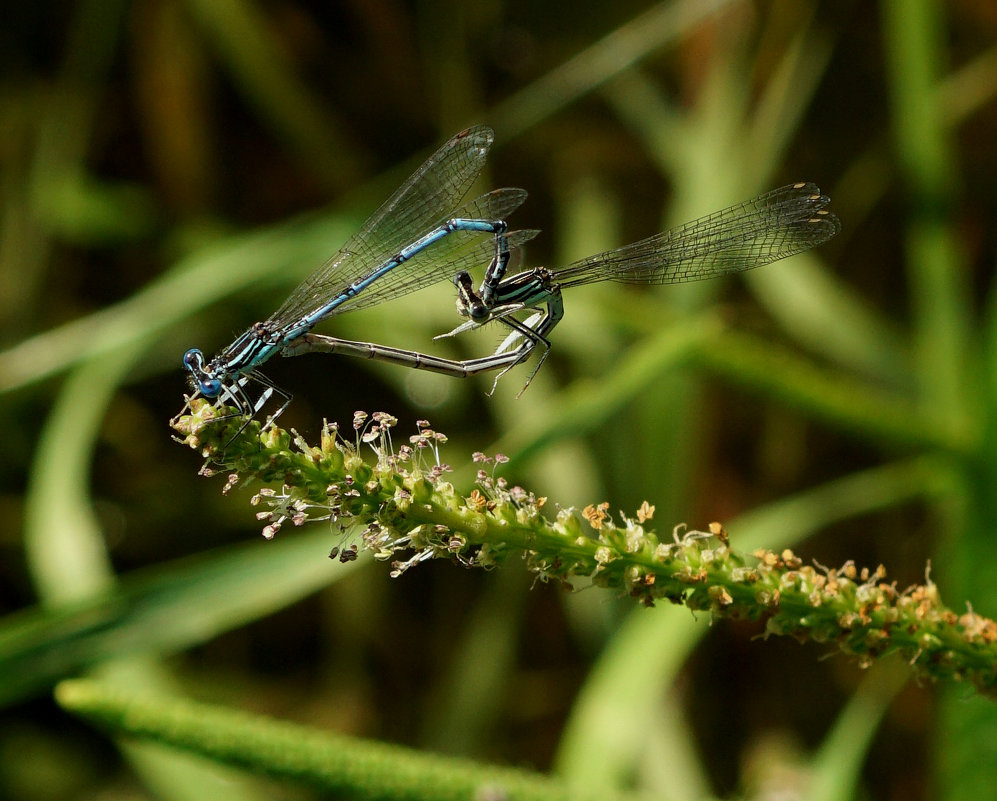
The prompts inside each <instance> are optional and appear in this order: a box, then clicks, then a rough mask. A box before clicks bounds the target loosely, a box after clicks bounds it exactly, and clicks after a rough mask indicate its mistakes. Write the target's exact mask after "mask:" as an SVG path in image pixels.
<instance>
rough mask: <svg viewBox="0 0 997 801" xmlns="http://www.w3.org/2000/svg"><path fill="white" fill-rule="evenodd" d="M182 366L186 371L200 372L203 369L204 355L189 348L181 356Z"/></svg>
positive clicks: (195, 349)
mask: <svg viewBox="0 0 997 801" xmlns="http://www.w3.org/2000/svg"><path fill="white" fill-rule="evenodd" d="M183 364H184V367H186V368H187V369H188V370H200V369H201V368H202V367H204V354H202V353H201V351H200V350H198V349H197V348H191V349H190V350H189V351H187V352H186V353H185V354H184V355H183Z"/></svg>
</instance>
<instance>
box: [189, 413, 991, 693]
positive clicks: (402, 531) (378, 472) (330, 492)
mask: <svg viewBox="0 0 997 801" xmlns="http://www.w3.org/2000/svg"><path fill="white" fill-rule="evenodd" d="M219 414H220V412H219V411H218V410H216V409H214V408H212V407H211V405H210V404H208V403H206V402H204V401H202V400H194V401H192V402H191V404H190V413H189V414H182V415H180V416H178V417H177V418H176V419H175V421H174V423H173V425H174V428H175V430H176V431H177V432H178V433H180V434H181V435H183V440H182V441H183V442H185V443H186V444H188V445H190V446H191V447H192V448H195V449H196V450H199V451H200V452H201V454H202V456H204V458H205V460H206V461H205V463H204V466H203V467H202V469H201V473H202V474H203V475H215V474H218V473H228V481H227V483H226V484H225V488H224V491H225V492H228V491H229V490H230V489H232V488H234V487H236V486H255V485H262V486H261V488H260V489H259V491H258V492H257V494H256V495H255V496H253V499H252V503H253V504H254V505H257V506H261V507H262V509H261V511H259V512H258V513H257V518H258V519H259V520H261V521H263V522H264V523H265V527H264V529H263V535H264V536H265V537H267V538H272V537H274V536H275V535H276V534H277V532H278V531H279V530H280V529H281V528H282V527H283V526H285V525H286V524H287V523H288V522H290V523H293V524H294V525H302V524H303V523H305V522H308V521H316V520H325V521H330V522H331V523H332V524H333V525H334V526H336V527H337V528H338V529H339V530H340V531H341V532H342V539H341V541H340V543H339V544H338V545H337V546H336V547H335V548H333V552H332V553H331V554H330V556H338V558H339V559H341V560H343V561H349V560H351V559H354V558H356V555H357V552H358V550H359V548H360V547H361V546H362V547H363V548H366V549H367V550H370V551H371V552H372V553H373V555H374V557H375V558H377V559H382V560H391V563H392V575H393V576H398V575H400V574H401V573H403V572H404V571H405V570H407V569H409V568H410V567H412V566H414V565H415V564H418V563H419V562H424V561H426V560H428V559H434V558H445V559H449V560H452V561H456V562H459V563H460V564H462V565H465V566H466V567H485V568H489V567H494V566H495V565H497V564H499V563H501V562H502V561H504V560H505V559H507V558H509V557H510V556H513V555H518V556H521V557H522V558H523V559H524V560H525V562H526V565H527V568H528V569H529V570H530V571H531V572H532V573H533V574H534V575H535V576H536V577H537V579H538V580H540V581H550V580H554V581H557V582H559V583H561V584H563V585H564V586H566V587H567V588H569V589H570V588H574V587H575V586H577V585H579V584H582V583H591V584H594V585H596V586H599V587H604V588H606V589H611V590H614V591H615V592H617V593H620V594H625V595H629V596H631V597H633V598H635V599H637V600H639V601H640V602H641V603H643V604H645V605H647V606H650V605H653V604H654V602H655V601H656V600H658V599H667V600H668V601H671V602H672V603H677V604H683V605H685V606H687V607H688V608H689V609H690V610H693V611H709V613H710V615H711V617H714V618H721V617H729V618H735V619H741V620H764V621H765V636H769V635H791V636H793V637H795V638H796V639H798V640H800V641H801V642H802V641H806V640H814V641H817V642H824V643H835V644H837V646H838V647H839V648H840V649H841V650H842V651H843V652H844V653H846V654H849V655H852V656H855V657H857V658H858V660H859V662H860V664H862V665H866V666H867V665H870V664H872V661H873V660H874V659H876V658H878V657H880V656H883V655H884V654H887V653H890V652H894V651H896V652H899V653H900V655H901V656H902V657H903V658H904V659H906V660H907V661H908V662H909V663H910V664H911V666H912V667H914V668H915V670H916V671H917V672H918V674H919V675H921V676H924V677H929V678H933V679H948V680H953V679H954V680H964V681H968V682H969V683H971V684H972V685H973V686H974V687H976V689H977V690H979V691H980V692H982V693H984V694H987V695H991V696H993V695H997V624H995V623H994V622H993V621H992V620H989V619H987V618H984V617H981V616H979V615H977V614H975V613H974V612H973V611H972V609H971V608H969V609H968V610H967V612H966V613H964V614H962V615H958V614H956V613H955V612H953V611H951V610H949V609H948V608H946V607H945V606H944V605H943V604H942V602H941V599H940V595H939V591H938V588H937V586H936V585H935V584H934V583H933V582H932V581H931V579H930V575H928V573H927V571H926V576H925V583H924V584H923V585H915V586H912V587H908V588H907V589H904V590H900V589H898V588H897V586H896V583H895V582H894V583H888V582H887V581H886V570H885V568H884V567H883V566H882V565H880V566H879V567H877V568H876V569H875V570H869V569H867V568H862V569H859V568H858V567H856V566H855V565H854V564H853V563H852V562H847V563H846V564H845V565H843V566H842V567H840V568H827V567H823V566H821V565H816V566H811V565H804V564H803V563H802V561H801V560H800V558H799V557H797V556H796V555H795V554H794V553H793V552H792V551H789V550H784V551H782V552H781V553H775V552H773V551H768V550H764V549H761V550H758V551H755V553H754V554H751V555H747V554H743V553H740V552H738V551H736V550H734V549H732V548H731V547H730V544H729V541H728V537H727V533H726V532H725V531H724V529H723V527H722V526H721V525H720V524H718V523H713V524H711V525H710V526H709V531H707V532H702V531H685V530H684V528H683V527H682V526H678V527H676V528H675V529H674V530H673V531H671V532H670V533H669V534H668V535H667V536H666V537H659V536H658V535H657V533H656V532H655V531H653V530H651V529H649V528H647V527H646V526H647V524H648V523H649V521H650V520H651V518H652V517H653V514H654V507H653V506H650V505H649V504H647V503H646V502H645V503H644V504H643V505H642V506H641V508H640V509H638V510H637V511H636V513H635V514H634V516H633V517H628V516H626V515H624V514H622V513H621V514H620V515H619V519H618V520H617V519H614V518H613V517H612V515H610V513H609V504H608V503H599V504H593V505H589V506H587V507H586V508H585V509H584V510H582V512H581V513H580V514H576V513H575V511H574V510H573V509H571V508H563V507H560V506H558V505H557V504H552V503H548V501H547V499H546V498H544V497H538V496H536V495H535V494H534V493H532V492H529V491H527V490H525V489H523V488H521V487H518V486H512V487H510V486H509V485H508V483H507V482H506V480H505V479H504V478H502V477H501V476H497V475H496V468H497V467H498V466H499V465H500V464H501V463H502V462H503V461H504V457H502V456H495V457H488V456H485V455H484V454H481V453H476V454H474V456H473V458H474V460H475V461H476V462H477V463H479V465H480V469H479V470H478V476H477V481H476V485H477V486H476V487H475V488H474V489H473V490H471V491H470V493H468V494H466V495H465V494H463V493H461V492H458V491H457V490H456V489H455V488H454V486H453V485H452V484H451V483H450V482H449V481H447V480H446V476H447V473H448V472H449V471H450V468H449V467H448V466H447V465H446V464H444V463H443V462H442V461H441V460H440V446H441V445H442V444H443V443H444V442H446V437H445V436H444V435H443V434H441V433H439V432H436V431H433V430H432V429H431V428H430V427H429V424H428V422H426V421H419V423H418V424H417V425H418V433H417V434H415V435H413V436H411V437H409V440H408V442H407V443H405V444H399V445H396V443H395V439H396V438H397V436H396V435H394V436H393V429H394V426H395V425H396V423H397V420H396V419H395V418H394V417H392V416H391V415H388V414H385V413H383V412H378V413H375V414H373V415H367V414H366V413H365V412H357V413H356V414H355V415H354V420H353V433H352V436H351V435H349V434H346V433H344V432H341V431H340V430H339V428H338V426H337V425H336V424H329V423H327V424H325V425H324V426H323V429H322V435H321V441H320V443H319V445H318V446H313V445H310V444H308V443H307V442H305V440H304V439H303V438H302V437H301V436H300V435H298V434H297V433H295V432H294V431H293V430H292V431H290V432H288V431H284V430H282V429H279V428H276V427H270V428H268V429H266V430H262V427H261V425H260V423H259V422H258V421H252V422H251V423H249V424H248V425H246V426H245V427H243V428H242V429H241V430H240V427H242V426H243V420H242V419H240V418H239V417H228V418H225V419H221V420H219V419H217V418H218V417H219ZM237 432H238V433H237ZM365 454H368V455H367V456H366V458H365ZM548 510H549V512H550V517H548V516H546V515H545V512H548Z"/></svg>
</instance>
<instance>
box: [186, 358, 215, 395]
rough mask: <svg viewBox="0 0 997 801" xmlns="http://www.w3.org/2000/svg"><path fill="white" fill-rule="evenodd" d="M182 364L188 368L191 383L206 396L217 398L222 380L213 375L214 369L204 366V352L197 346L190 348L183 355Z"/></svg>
mask: <svg viewBox="0 0 997 801" xmlns="http://www.w3.org/2000/svg"><path fill="white" fill-rule="evenodd" d="M183 364H184V367H186V368H187V369H188V370H190V376H191V383H192V384H193V386H194V389H196V390H198V391H199V392H200V393H201V394H202V395H203V396H204V397H206V398H217V397H218V396H219V395H220V394H221V391H222V382H221V381H219V380H218V379H217V378H215V376H214V371H213V370H211V369H210V367H209V368H207V369H206V368H205V364H204V354H203V353H201V351H200V349H199V348H191V349H190V350H188V351H187V352H186V353H185V354H184V355H183Z"/></svg>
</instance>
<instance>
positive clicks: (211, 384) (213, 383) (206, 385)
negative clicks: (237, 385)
mask: <svg viewBox="0 0 997 801" xmlns="http://www.w3.org/2000/svg"><path fill="white" fill-rule="evenodd" d="M221 392H222V382H221V381H219V380H218V379H217V378H206V379H204V380H203V381H202V382H201V394H202V395H204V397H206V398H217V397H218V396H219V395H220V394H221Z"/></svg>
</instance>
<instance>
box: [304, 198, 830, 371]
mask: <svg viewBox="0 0 997 801" xmlns="http://www.w3.org/2000/svg"><path fill="white" fill-rule="evenodd" d="M829 203H830V198H828V197H827V196H826V195H824V194H822V193H821V191H820V189H819V188H818V187H817V186H816V185H815V184H812V183H806V182H800V183H795V184H789V185H788V186H783V187H781V188H779V189H774V190H772V191H771V192H766V193H765V194H763V195H759V196H758V197H756V198H754V199H753V200H748V201H746V202H744V203H740V204H738V205H736V206H731V207H730V208H727V209H724V210H723V211H717V212H714V213H713V214H708V215H707V216H705V217H700V218H699V219H698V220H693V221H692V222H688V223H685V224H684V225H680V226H678V227H676V228H672V229H669V230H668V231H665V232H663V233H660V234H656V235H654V236H651V237H648V238H647V239H642V240H640V241H639V242H634V243H633V244H631V245H626V246H624V247H621V248H618V249H616V250H610V251H607V252H605V253H598V254H596V255H595V256H589V257H588V258H585V259H581V260H579V261H576V262H574V263H572V264H569V265H568V266H567V267H562V268H559V269H548V268H546V267H538V268H535V269H532V270H525V271H523V272H520V273H517V274H515V275H511V276H508V277H505V278H502V279H501V280H499V281H498V282H497V283H494V284H493V285H490V286H489V287H488V288H487V289H488V291H487V292H486V291H485V290H484V289H482V290H481V291H479V292H475V291H474V288H473V284H472V282H471V277H470V275H469V274H468V273H467V271H466V270H458V271H457V273H456V277H455V278H454V283H455V284H456V285H457V291H458V298H457V311H458V313H459V314H460V315H461V316H463V317H466V318H467V322H465V323H463V324H462V325H459V326H457V328H455V329H454V330H453V331H451V332H449V333H448V334H443V335H442V336H453V335H454V334H457V333H460V332H461V331H465V330H467V329H469V328H476V327H478V326H480V325H483V324H484V323H486V322H489V321H491V320H500V321H502V322H504V323H506V324H507V325H509V326H511V327H512V328H513V333H512V334H510V335H509V336H508V337H507V338H506V339H505V340H504V341H503V342H502V344H500V345H499V347H498V349H497V350H496V351H495V352H494V353H493V354H492V355H490V356H486V357H484V358H481V359H472V360H468V361H451V360H448V359H440V358H437V357H435V356H429V355H427V354H423V353H418V352H416V351H409V350H402V349H399V348H389V347H385V346H383V345H375V344H373V343H369V342H354V341H351V340H345V339H338V338H336V337H329V336H321V335H318V334H307V335H305V336H302V337H300V338H299V339H298V340H296V341H295V342H294V343H292V344H290V345H289V346H288V347H287V348H286V350H287V351H288V352H293V353H304V352H306V351H323V352H327V353H344V354H348V355H352V356H363V357H367V358H371V359H380V360H383V361H389V362H395V363H397V364H404V365H407V366H409V367H414V368H419V369H424V370H432V371H435V372H440V373H446V374H448V375H456V376H466V375H470V374H471V373H475V372H482V371H484V370H492V369H498V368H503V369H502V372H500V373H499V375H498V376H497V377H496V379H495V384H493V385H492V390H494V389H495V385H496V384H497V383H498V380H499V378H501V377H502V376H503V375H504V374H505V373H506V372H507V371H508V370H509V369H511V368H512V367H513V366H515V365H516V364H519V363H520V362H522V361H524V360H525V359H526V358H527V357H528V356H529V355H530V353H531V352H532V351H533V349H534V348H536V347H538V346H539V347H541V348H542V349H543V353H542V354H541V357H540V359H539V361H538V363H537V366H536V367H535V368H534V370H533V372H532V373H531V374H530V378H529V379H528V380H527V382H526V385H527V386H528V385H529V383H530V381H532V380H533V376H535V375H536V373H537V370H539V369H540V365H541V364H543V361H544V359H546V357H547V354H548V352H549V349H550V340H549V339H548V336H549V334H550V332H551V331H552V330H553V329H554V327H555V326H556V325H557V323H558V322H559V321H560V320H561V318H562V317H563V315H564V304H563V301H562V298H561V290H563V289H565V288H566V287H571V286H578V285H580V284H590V283H595V282H597V281H617V282H620V283H627V284H677V283H684V282H688V281H699V280H703V279H707V278H716V277H718V276H722V275H728V274H730V273H737V272H742V271H744V270H750V269H753V268H754V267H760V266H762V265H764V264H770V263H771V262H774V261H778V260H779V259H784V258H786V257H788V256H792V255H794V254H796V253H800V252H802V251H805V250H809V249H810V248H814V247H817V246H818V245H821V244H823V243H824V242H826V241H827V240H829V239H830V238H831V237H833V236H834V235H835V234H837V233H838V232H839V231H840V230H841V223H840V221H839V220H838V218H837V217H836V216H835V215H834V214H832V213H831V212H830V211H828V210H827V205H828V204H829ZM520 233H523V234H525V235H526V236H525V237H524V238H523V241H525V240H526V239H529V238H532V236H533V234H534V233H535V232H532V231H528V232H515V231H513V232H510V233H509V234H508V236H509V238H510V239H512V240H513V241H514V242H515V243H516V244H519V240H520V237H519V236H518V235H519V234H520ZM524 310H525V311H530V312H531V316H529V317H528V318H527V319H525V320H522V321H521V320H519V319H517V318H516V317H515V316H514V315H516V314H517V313H519V312H522V311H524ZM438 338H439V337H438ZM524 389H525V387H524Z"/></svg>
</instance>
